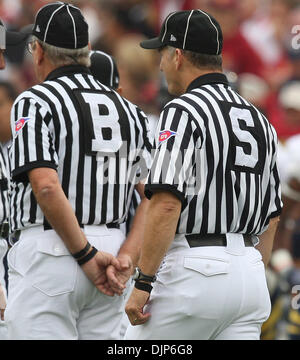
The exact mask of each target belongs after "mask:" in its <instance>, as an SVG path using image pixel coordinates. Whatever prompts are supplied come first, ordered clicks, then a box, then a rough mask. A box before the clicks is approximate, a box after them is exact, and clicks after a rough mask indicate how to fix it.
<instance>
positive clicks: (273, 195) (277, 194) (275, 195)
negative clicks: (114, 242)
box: [267, 126, 283, 223]
mask: <svg viewBox="0 0 300 360" xmlns="http://www.w3.org/2000/svg"><path fill="white" fill-rule="evenodd" d="M271 130H272V133H273V142H274V143H273V144H274V146H273V148H274V153H273V164H272V165H273V166H272V171H271V174H270V182H269V193H270V199H269V204H270V205H269V211H268V213H269V216H268V218H267V223H268V222H269V220H270V219H271V218H274V217H277V216H279V215H280V214H281V211H282V207H283V203H282V201H281V183H280V176H279V172H278V167H277V152H278V139H277V134H276V131H275V129H274V128H273V126H271ZM267 193H268V192H267Z"/></svg>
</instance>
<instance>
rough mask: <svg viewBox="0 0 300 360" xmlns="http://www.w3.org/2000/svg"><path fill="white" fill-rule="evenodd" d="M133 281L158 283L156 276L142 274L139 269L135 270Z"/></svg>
mask: <svg viewBox="0 0 300 360" xmlns="http://www.w3.org/2000/svg"><path fill="white" fill-rule="evenodd" d="M132 278H133V280H134V281H147V282H154V281H156V276H155V275H153V276H151V275H146V274H144V273H142V271H141V269H140V268H139V267H136V268H135V271H134V274H133V277H132Z"/></svg>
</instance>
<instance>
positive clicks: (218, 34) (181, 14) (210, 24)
mask: <svg viewBox="0 0 300 360" xmlns="http://www.w3.org/2000/svg"><path fill="white" fill-rule="evenodd" d="M140 45H141V47H142V48H144V49H159V48H161V47H164V46H166V45H169V46H172V47H175V48H179V49H183V50H189V51H193V52H196V53H200V54H207V55H220V54H221V52H222V47H223V34H222V29H221V27H220V25H219V23H218V22H217V20H216V19H215V18H214V17H212V16H211V15H209V14H208V13H206V12H205V11H202V10H185V11H175V12H173V13H171V14H169V15H168V16H167V18H166V19H165V21H164V23H163V24H162V28H161V30H160V33H159V36H158V37H156V38H153V39H149V40H144V41H142V42H141V43H140Z"/></svg>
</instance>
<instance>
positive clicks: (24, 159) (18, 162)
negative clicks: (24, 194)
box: [10, 98, 58, 182]
mask: <svg viewBox="0 0 300 360" xmlns="http://www.w3.org/2000/svg"><path fill="white" fill-rule="evenodd" d="M51 119H52V117H51V114H50V113H49V112H48V110H47V109H45V108H44V107H43V106H42V105H40V104H39V103H38V102H37V101H36V100H34V99H32V98H21V99H17V101H16V103H15V104H14V105H13V108H12V112H11V129H12V145H11V150H10V161H11V173H12V179H13V180H14V181H16V182H24V181H28V176H27V172H28V171H29V170H32V169H34V168H39V167H49V168H53V169H57V166H58V161H57V159H58V158H57V154H56V152H55V149H54V141H53V136H52V134H51V131H50V129H49V127H48V126H49V122H50V120H51Z"/></svg>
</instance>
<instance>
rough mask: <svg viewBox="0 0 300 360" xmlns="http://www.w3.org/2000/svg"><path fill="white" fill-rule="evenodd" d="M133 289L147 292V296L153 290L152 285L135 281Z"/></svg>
mask: <svg viewBox="0 0 300 360" xmlns="http://www.w3.org/2000/svg"><path fill="white" fill-rule="evenodd" d="M134 287H135V288H137V289H139V290H143V291H147V292H148V293H149V294H150V293H151V291H152V289H153V287H152V285H150V284H147V283H145V282H141V281H136V282H135V284H134Z"/></svg>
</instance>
